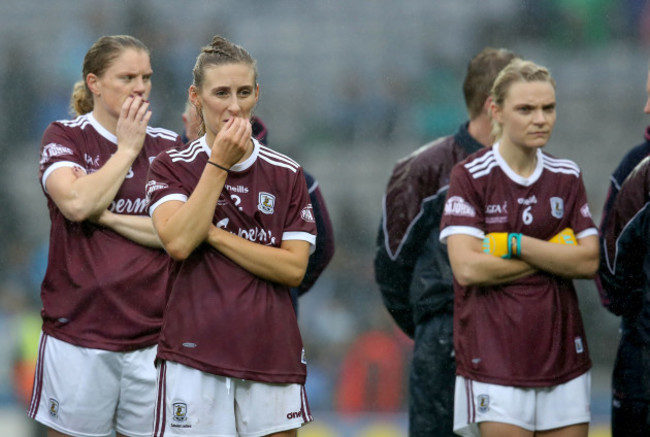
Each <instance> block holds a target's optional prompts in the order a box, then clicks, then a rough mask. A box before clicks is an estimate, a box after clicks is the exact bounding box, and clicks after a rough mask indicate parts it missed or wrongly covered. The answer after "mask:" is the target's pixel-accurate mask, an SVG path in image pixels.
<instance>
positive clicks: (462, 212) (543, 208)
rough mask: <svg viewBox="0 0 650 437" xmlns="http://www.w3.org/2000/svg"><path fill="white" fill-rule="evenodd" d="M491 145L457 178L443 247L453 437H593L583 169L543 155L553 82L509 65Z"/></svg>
mask: <svg viewBox="0 0 650 437" xmlns="http://www.w3.org/2000/svg"><path fill="white" fill-rule="evenodd" d="M491 116H492V121H493V128H494V129H493V132H494V137H495V138H496V139H497V141H496V143H495V144H494V145H493V146H492V147H491V148H487V149H484V150H481V151H479V152H476V153H474V154H473V155H470V156H469V157H467V158H466V159H465V160H464V161H462V162H460V163H459V164H457V165H456V166H455V167H454V169H453V170H452V173H451V179H450V185H449V191H448V193H447V199H446V203H445V208H444V213H443V218H442V223H441V233H440V240H441V241H442V242H446V243H447V249H448V253H449V260H450V262H451V267H452V271H453V274H454V293H455V300H454V349H455V353H456V364H457V372H456V374H457V377H456V393H455V409H454V431H455V432H456V433H458V434H460V435H463V436H478V435H480V436H482V437H496V436H499V437H510V436H513V437H514V436H517V437H519V436H521V437H524V436H530V437H532V436H541V435H544V436H548V437H551V436H552V437H586V436H587V434H588V428H589V421H590V375H591V374H590V368H591V359H590V358H589V350H588V348H587V339H586V337H585V332H584V327H583V323H582V318H581V315H580V309H579V306H578V298H577V295H576V291H575V288H574V286H573V282H572V279H578V278H584V279H586V278H593V277H594V275H595V273H596V270H597V269H598V232H597V229H596V226H595V225H594V223H593V221H592V218H591V214H590V212H589V206H588V204H587V194H586V190H585V187H584V184H583V182H582V175H581V172H580V169H579V167H578V166H577V165H576V164H575V163H574V162H573V161H570V160H568V159H558V158H555V157H553V156H551V155H549V154H547V153H545V152H543V151H542V148H543V147H544V146H545V145H546V144H547V142H548V140H549V138H550V136H551V133H552V131H553V127H554V126H555V120H556V101H555V81H554V80H553V78H552V77H551V75H550V73H549V71H548V70H547V69H546V68H544V67H541V66H539V65H536V64H535V63H533V62H530V61H524V60H520V59H516V60H513V61H511V62H510V63H509V64H508V66H506V67H505V68H504V69H503V70H502V71H501V72H500V73H499V75H498V76H497V78H496V80H495V82H494V84H493V87H492V104H491Z"/></svg>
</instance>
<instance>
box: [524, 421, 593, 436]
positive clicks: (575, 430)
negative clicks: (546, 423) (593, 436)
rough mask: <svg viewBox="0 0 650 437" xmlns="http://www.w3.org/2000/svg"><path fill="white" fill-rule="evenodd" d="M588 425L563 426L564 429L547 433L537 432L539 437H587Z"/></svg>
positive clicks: (551, 430)
mask: <svg viewBox="0 0 650 437" xmlns="http://www.w3.org/2000/svg"><path fill="white" fill-rule="evenodd" d="M588 434H589V424H588V423H579V424H577V425H571V426H565V427H564V428H556V429H550V430H548V431H537V433H536V434H535V435H536V436H539V437H587V435H588Z"/></svg>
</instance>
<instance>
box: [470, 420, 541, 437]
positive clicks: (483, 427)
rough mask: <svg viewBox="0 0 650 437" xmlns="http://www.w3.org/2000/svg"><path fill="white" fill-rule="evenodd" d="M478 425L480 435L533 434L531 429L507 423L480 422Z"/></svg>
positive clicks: (524, 436) (522, 436)
mask: <svg viewBox="0 0 650 437" xmlns="http://www.w3.org/2000/svg"><path fill="white" fill-rule="evenodd" d="M478 426H479V430H480V431H481V437H533V436H534V435H535V434H534V433H533V432H532V431H528V430H526V429H523V428H520V427H518V426H515V425H510V424H509V423H501V422H481V423H479V425H478Z"/></svg>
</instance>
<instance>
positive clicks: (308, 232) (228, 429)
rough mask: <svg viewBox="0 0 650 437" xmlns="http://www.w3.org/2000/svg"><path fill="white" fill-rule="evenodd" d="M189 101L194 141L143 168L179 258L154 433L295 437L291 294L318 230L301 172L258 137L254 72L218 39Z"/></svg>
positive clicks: (299, 356) (297, 394) (296, 371)
mask: <svg viewBox="0 0 650 437" xmlns="http://www.w3.org/2000/svg"><path fill="white" fill-rule="evenodd" d="M193 72H194V81H193V84H192V85H191V86H190V89H189V98H190V100H191V102H192V104H193V105H194V106H195V107H196V109H197V111H198V113H199V114H200V115H201V117H202V132H201V135H203V134H204V135H203V136H201V137H200V138H198V139H196V140H194V141H190V142H189V143H188V144H187V145H186V146H185V147H184V148H182V149H178V150H172V151H169V152H167V153H162V154H160V155H159V156H158V158H156V160H155V161H154V162H153V164H152V166H151V170H150V173H149V181H148V183H147V195H148V197H149V205H150V207H149V213H150V214H151V216H152V218H153V223H154V227H155V229H156V231H157V232H158V235H159V237H160V239H161V241H162V243H163V245H164V247H165V249H166V250H167V252H168V253H169V254H170V255H171V256H172V257H173V258H174V259H176V260H178V261H179V263H178V270H177V275H176V277H175V280H174V283H173V286H172V290H171V294H170V297H169V302H168V305H167V308H166V310H165V321H164V324H163V329H162V332H161V337H160V341H159V343H158V369H159V396H158V404H157V408H156V422H155V425H154V427H155V430H154V436H174V435H183V436H187V435H197V436H198V435H200V436H204V435H232V436H234V435H247V436H287V437H288V436H295V435H296V429H297V428H300V427H301V426H302V425H303V424H305V423H307V422H309V421H311V415H310V412H309V408H308V405H307V399H306V396H305V389H304V383H305V378H306V361H305V357H304V350H303V345H302V340H301V337H300V332H299V330H298V323H297V319H296V315H295V312H294V310H293V305H292V303H291V295H290V291H289V288H290V287H292V286H293V287H295V286H297V285H298V284H300V282H301V280H302V278H303V276H304V274H305V270H306V268H307V262H308V258H309V252H310V248H311V247H312V246H313V244H314V243H315V239H316V236H315V234H316V225H315V222H314V214H313V210H312V206H311V203H310V200H309V193H308V190H307V184H306V183H305V177H304V174H303V170H302V168H301V167H300V165H298V163H296V162H295V161H294V160H292V159H291V158H289V157H287V156H286V155H283V154H281V153H278V152H276V151H274V150H272V149H270V148H268V147H266V146H264V145H263V144H261V143H260V142H259V141H258V140H257V139H255V138H253V137H252V127H251V122H250V118H251V115H252V111H253V108H254V107H255V105H256V103H257V99H258V96H259V85H258V83H257V68H256V64H255V61H254V60H253V58H252V57H251V55H250V54H249V53H248V52H247V51H246V50H244V49H243V48H242V47H240V46H238V45H235V44H233V43H231V42H229V41H227V40H225V39H224V38H222V37H219V36H215V37H214V38H213V40H212V42H211V44H210V45H208V46H206V47H203V49H202V51H201V53H200V54H199V56H198V58H197V61H196V65H195V67H194V70H193Z"/></svg>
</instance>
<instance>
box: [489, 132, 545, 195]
mask: <svg viewBox="0 0 650 437" xmlns="http://www.w3.org/2000/svg"><path fill="white" fill-rule="evenodd" d="M492 152H494V159H496V161H497V164H499V167H501V170H503V172H504V173H505V174H506V176H508V178H509V179H511V180H512V181H513V182H516V183H518V184H519V185H523V186H524V187H528V186H530V185H532V184H534V183H535V182H537V180H538V179H539V177H540V176H541V175H542V170H543V169H544V156H543V154H542V150H541V149H537V164H536V166H535V170H534V171H533V173H532V174H531V175H530V176H529V177H527V178H524V177H522V176H519V175H518V174H517V173H515V172H514V170H512V169H511V168H510V166H508V163H507V162H506V160H505V159H503V157H502V156H501V154H500V153H499V142H496V143H494V145H493V146H492Z"/></svg>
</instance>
